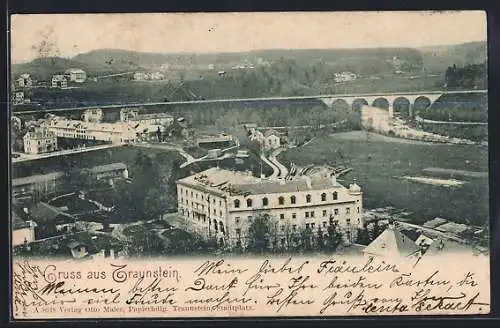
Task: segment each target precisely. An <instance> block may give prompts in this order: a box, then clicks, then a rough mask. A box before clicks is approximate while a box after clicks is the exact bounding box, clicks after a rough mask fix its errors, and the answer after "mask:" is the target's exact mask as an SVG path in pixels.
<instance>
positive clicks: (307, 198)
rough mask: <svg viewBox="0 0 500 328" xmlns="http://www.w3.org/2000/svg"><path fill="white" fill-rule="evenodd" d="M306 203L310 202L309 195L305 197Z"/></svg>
mask: <svg viewBox="0 0 500 328" xmlns="http://www.w3.org/2000/svg"><path fill="white" fill-rule="evenodd" d="M306 202H307V203H310V202H311V195H307V196H306Z"/></svg>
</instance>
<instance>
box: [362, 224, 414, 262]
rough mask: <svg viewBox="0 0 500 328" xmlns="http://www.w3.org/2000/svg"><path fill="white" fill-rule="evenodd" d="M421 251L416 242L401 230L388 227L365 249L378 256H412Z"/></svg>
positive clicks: (366, 251)
mask: <svg viewBox="0 0 500 328" xmlns="http://www.w3.org/2000/svg"><path fill="white" fill-rule="evenodd" d="M418 251H420V248H419V247H418V246H417V245H415V242H414V241H413V240H412V239H411V238H410V237H408V236H406V235H405V234H403V233H402V232H400V231H399V230H397V229H395V228H393V227H388V228H387V229H385V230H384V232H382V233H381V234H380V235H379V236H378V237H377V238H375V240H374V241H372V242H371V243H370V244H369V245H368V246H366V248H365V249H364V252H365V253H368V254H373V255H378V256H389V257H390V256H398V255H399V256H403V257H406V256H411V255H414V254H416V253H417V252H418Z"/></svg>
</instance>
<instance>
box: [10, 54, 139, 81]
mask: <svg viewBox="0 0 500 328" xmlns="http://www.w3.org/2000/svg"><path fill="white" fill-rule="evenodd" d="M68 68H81V69H83V70H85V71H86V72H87V74H88V75H89V76H95V75H100V74H106V73H111V72H113V73H115V72H125V71H128V70H130V68H129V67H127V66H125V65H110V64H107V63H105V62H101V63H100V62H85V61H80V60H78V59H75V58H73V59H67V58H60V57H47V58H37V59H34V60H32V61H31V62H28V63H23V64H14V65H12V76H13V77H16V76H18V75H19V74H22V73H30V75H31V76H32V78H33V79H35V80H39V81H48V80H50V78H51V76H52V75H53V74H57V73H62V72H64V71H65V70H67V69H68Z"/></svg>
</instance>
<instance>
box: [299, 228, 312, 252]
mask: <svg viewBox="0 0 500 328" xmlns="http://www.w3.org/2000/svg"><path fill="white" fill-rule="evenodd" d="M313 235H314V233H313V231H312V230H311V229H310V228H304V229H302V230H301V231H300V238H301V241H302V249H303V250H304V251H305V252H310V251H312V249H313V245H314V244H313Z"/></svg>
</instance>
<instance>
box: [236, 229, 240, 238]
mask: <svg viewBox="0 0 500 328" xmlns="http://www.w3.org/2000/svg"><path fill="white" fill-rule="evenodd" d="M236 234H237V235H238V237H239V236H240V235H241V229H240V228H238V229H236Z"/></svg>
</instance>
